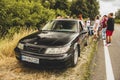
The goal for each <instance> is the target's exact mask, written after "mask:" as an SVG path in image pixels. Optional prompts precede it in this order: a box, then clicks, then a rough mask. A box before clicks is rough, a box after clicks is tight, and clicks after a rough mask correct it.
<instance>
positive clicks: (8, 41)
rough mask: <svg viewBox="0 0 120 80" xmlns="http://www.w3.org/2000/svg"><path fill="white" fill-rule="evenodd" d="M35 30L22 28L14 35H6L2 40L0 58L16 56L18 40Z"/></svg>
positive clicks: (0, 42)
mask: <svg viewBox="0 0 120 80" xmlns="http://www.w3.org/2000/svg"><path fill="white" fill-rule="evenodd" d="M32 32H34V30H32V29H24V28H22V29H20V32H19V33H15V34H14V35H13V37H10V38H8V37H5V38H4V39H1V40H0V59H2V58H5V57H13V56H14V48H15V47H16V45H17V43H18V41H19V40H20V39H21V38H22V37H24V36H26V35H28V34H30V33H32Z"/></svg>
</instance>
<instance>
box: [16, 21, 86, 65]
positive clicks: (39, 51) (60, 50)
mask: <svg viewBox="0 0 120 80" xmlns="http://www.w3.org/2000/svg"><path fill="white" fill-rule="evenodd" d="M87 37H88V33H87V31H86V30H84V27H83V26H82V24H81V21H80V20H76V19H57V20H52V21H49V22H48V23H47V24H46V25H45V26H44V27H43V28H42V29H41V30H38V31H37V32H35V33H33V34H31V35H28V36H26V37H24V38H22V39H21V40H19V42H18V44H17V46H16V48H15V55H16V58H17V59H18V60H19V61H20V62H22V63H27V64H37V65H44V66H51V65H56V66H63V65H64V66H76V64H77V62H78V57H79V56H80V52H81V49H82V48H84V46H86V45H87Z"/></svg>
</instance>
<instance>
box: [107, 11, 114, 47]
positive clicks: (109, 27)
mask: <svg viewBox="0 0 120 80" xmlns="http://www.w3.org/2000/svg"><path fill="white" fill-rule="evenodd" d="M113 31H114V19H113V13H109V14H108V21H107V30H106V46H110V45H111V40H112V34H113Z"/></svg>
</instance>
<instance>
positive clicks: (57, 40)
mask: <svg viewBox="0 0 120 80" xmlns="http://www.w3.org/2000/svg"><path fill="white" fill-rule="evenodd" d="M78 35H79V34H78V33H73V32H52V31H50V32H47V31H42V32H39V33H36V34H34V35H32V36H31V35H29V36H28V38H27V37H26V38H25V39H24V40H23V42H25V43H31V44H36V45H44V46H61V45H66V44H68V43H70V42H72V41H73V40H74V39H75V38H76V37H77V36H78ZM30 36H31V37H30Z"/></svg>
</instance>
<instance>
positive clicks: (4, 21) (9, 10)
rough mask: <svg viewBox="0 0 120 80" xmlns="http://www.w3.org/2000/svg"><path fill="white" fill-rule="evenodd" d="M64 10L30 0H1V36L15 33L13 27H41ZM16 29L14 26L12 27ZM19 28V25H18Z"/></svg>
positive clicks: (62, 13)
mask: <svg viewBox="0 0 120 80" xmlns="http://www.w3.org/2000/svg"><path fill="white" fill-rule="evenodd" d="M58 13H60V14H61V15H65V12H64V11H61V10H53V9H48V8H45V7H43V6H42V5H41V3H40V2H35V1H30V0H11V1H9V0H1V1H0V31H1V33H0V36H4V35H6V34H7V33H11V32H12V33H14V32H13V31H15V30H11V27H14V26H27V27H31V26H34V27H41V25H43V24H45V23H46V22H47V21H49V20H52V19H54V18H55V17H56V15H57V14H58ZM12 29H14V28H12ZM18 29H19V27H18Z"/></svg>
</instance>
